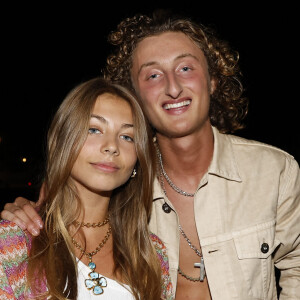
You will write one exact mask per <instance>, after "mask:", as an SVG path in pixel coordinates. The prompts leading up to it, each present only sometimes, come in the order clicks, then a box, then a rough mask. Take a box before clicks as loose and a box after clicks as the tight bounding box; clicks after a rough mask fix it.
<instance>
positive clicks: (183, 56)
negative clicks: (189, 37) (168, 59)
mask: <svg viewBox="0 0 300 300" xmlns="http://www.w3.org/2000/svg"><path fill="white" fill-rule="evenodd" d="M185 57H192V58H194V59H196V60H198V61H199V58H198V57H197V56H195V55H193V54H191V53H183V54H180V55H178V56H177V57H176V58H175V60H178V59H181V58H185Z"/></svg>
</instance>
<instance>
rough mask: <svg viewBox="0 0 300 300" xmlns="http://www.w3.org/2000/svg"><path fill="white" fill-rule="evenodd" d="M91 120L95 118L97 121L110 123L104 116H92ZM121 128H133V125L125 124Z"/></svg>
mask: <svg viewBox="0 0 300 300" xmlns="http://www.w3.org/2000/svg"><path fill="white" fill-rule="evenodd" d="M91 118H95V119H97V120H99V121H100V122H101V123H104V124H108V121H107V120H106V119H105V118H104V117H102V116H99V115H95V114H92V115H91ZM121 127H122V128H133V124H129V123H123V124H122V125H121Z"/></svg>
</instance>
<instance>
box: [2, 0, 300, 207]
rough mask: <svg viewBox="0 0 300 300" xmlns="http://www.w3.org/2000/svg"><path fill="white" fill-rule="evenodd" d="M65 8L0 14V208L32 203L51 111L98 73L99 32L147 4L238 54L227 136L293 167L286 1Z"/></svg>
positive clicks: (297, 152)
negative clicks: (284, 158) (287, 157)
mask: <svg viewBox="0 0 300 300" xmlns="http://www.w3.org/2000/svg"><path fill="white" fill-rule="evenodd" d="M64 3H65V4H64V5H58V4H57V5H54V4H53V2H52V3H51V4H47V3H44V2H43V4H42V5H33V4H30V5H29V4H28V3H26V4H17V3H16V2H14V3H13V4H9V6H8V5H7V4H6V6H5V7H2V8H1V73H2V76H1V82H2V84H1V94H0V99H1V106H0V209H2V207H3V205H4V204H5V203H6V202H12V201H13V200H14V199H15V197H17V196H20V195H21V196H25V197H29V198H30V199H32V200H35V199H36V196H37V191H38V187H39V181H40V178H41V172H42V170H43V159H44V157H43V150H44V144H45V132H46V130H47V128H48V125H49V122H50V119H51V117H52V115H53V113H54V111H55V110H56V109H57V107H58V105H59V104H60V102H61V101H62V100H63V98H64V97H65V95H66V94H67V92H68V91H69V90H70V89H71V88H73V87H74V86H75V85H77V84H78V83H80V82H82V81H84V80H87V79H90V78H92V77H94V76H98V75H100V70H101V68H102V67H103V66H104V62H105V58H106V56H107V54H108V53H109V51H110V49H109V46H108V44H107V35H108V33H109V32H110V31H111V30H113V29H115V28H116V25H117V24H118V23H119V21H120V20H121V19H123V18H124V17H131V16H133V15H134V14H135V13H138V12H141V13H148V12H149V11H152V10H153V9H154V8H172V9H173V10H174V12H182V13H184V14H188V15H190V16H191V17H193V18H194V19H195V20H199V21H200V22H202V23H204V24H205V25H209V26H211V27H213V28H215V29H216V30H217V32H218V33H219V35H220V37H222V38H223V39H225V40H228V41H229V42H230V44H231V46H232V47H233V48H234V49H236V50H238V51H239V53H240V62H241V68H242V71H243V74H244V80H243V82H244V85H245V87H246V96H248V97H249V98H250V111H249V115H248V117H247V119H246V124H247V129H245V130H242V131H239V132H237V133H236V134H238V135H241V136H244V137H246V138H250V139H256V140H259V141H262V142H265V143H269V144H272V145H274V146H277V147H279V148H281V149H283V150H286V151H288V152H289V153H290V154H292V155H294V156H295V158H296V159H297V160H298V162H299V160H300V142H299V134H298V129H299V124H298V119H299V116H298V115H299V114H298V103H299V100H298V98H299V96H298V87H299V83H298V82H297V81H298V77H299V75H298V72H299V64H298V60H299V54H298V52H299V50H298V49H299V46H297V45H298V38H299V33H298V29H299V24H298V21H297V18H296V11H297V8H296V7H295V6H294V5H293V4H291V3H289V2H288V1H286V2H285V3H284V4H282V3H281V4H280V6H279V5H278V6H276V4H272V5H269V6H268V5H264V6H263V7H262V6H261V4H262V2H257V3H255V2H253V1H248V2H247V1H243V2H242V1H240V3H239V4H237V3H228V1H226V4H223V5H222V6H220V4H218V3H216V1H212V3H211V4H209V3H210V2H209V3H208V4H207V3H206V4H205V5H204V4H202V2H200V1H199V2H198V3H199V4H198V5H197V2H196V4H193V5H191V4H189V2H187V1H185V2H184V3H180V4H178V5H177V7H176V6H174V5H173V4H172V5H169V4H168V3H166V2H163V1H160V2H159V4H158V5H157V4H155V2H151V5H150V4H149V5H145V4H144V3H143V5H133V4H128V3H126V5H125V4H124V5H123V7H120V5H119V4H117V3H111V4H109V3H106V4H105V7H103V6H102V5H101V3H100V2H99V3H97V4H95V3H88V2H82V3H81V2H79V3H78V4H74V3H70V4H69V6H68V5H67V3H66V2H64ZM183 5H187V6H188V7H183ZM283 5H284V6H283ZM23 157H26V158H27V162H26V163H24V162H22V158H23ZM29 184H31V185H29Z"/></svg>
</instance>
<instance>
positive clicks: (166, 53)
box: [131, 32, 211, 137]
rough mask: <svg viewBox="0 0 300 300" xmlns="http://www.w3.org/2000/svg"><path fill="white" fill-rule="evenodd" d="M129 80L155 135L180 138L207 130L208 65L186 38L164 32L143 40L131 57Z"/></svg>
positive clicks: (209, 85) (208, 99) (181, 34)
mask: <svg viewBox="0 0 300 300" xmlns="http://www.w3.org/2000/svg"><path fill="white" fill-rule="evenodd" d="M131 76H132V82H133V86H134V88H135V90H136V92H137V94H138V95H139V97H140V98H141V99H142V103H143V105H144V109H145V113H146V115H147V117H148V119H149V121H150V123H151V124H152V125H153V126H154V127H155V128H156V130H157V133H158V134H163V135H165V136H169V137H182V136H186V135H189V134H192V133H194V132H199V131H200V130H201V128H202V127H203V126H210V121H209V115H208V114H209V102H210V93H211V81H210V77H209V74H208V67H207V62H206V59H205V57H204V54H203V52H202V50H201V49H200V48H199V47H198V46H197V45H196V44H195V43H194V42H193V41H192V40H191V39H189V38H188V37H187V36H186V35H185V34H183V33H181V32H165V33H162V34H160V35H157V36H151V37H147V38H145V39H144V40H142V41H141V42H140V43H139V44H138V46H137V48H136V49H135V51H134V53H133V66H132V70H131Z"/></svg>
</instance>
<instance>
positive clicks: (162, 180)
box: [157, 151, 206, 282]
mask: <svg viewBox="0 0 300 300" xmlns="http://www.w3.org/2000/svg"><path fill="white" fill-rule="evenodd" d="M157 153H158V154H159V155H160V167H161V168H160V176H159V179H160V185H161V187H162V190H163V192H164V194H165V195H166V197H168V196H167V191H166V188H165V184H164V179H163V175H164V174H163V167H162V160H161V154H160V153H159V151H158V152H157ZM164 177H165V176H164ZM165 178H166V177H165ZM166 180H167V178H166ZM179 231H180V233H181V234H182V236H183V237H184V239H185V240H186V241H187V243H188V245H189V246H190V248H191V249H192V250H194V251H195V253H196V254H197V255H198V256H199V257H200V263H194V267H196V268H200V276H199V277H196V278H195V277H191V276H188V275H186V274H185V273H183V272H182V270H181V269H180V267H179V266H178V273H179V274H180V275H181V276H183V277H184V278H185V279H187V280H191V281H193V282H195V281H201V282H202V281H204V278H205V275H206V272H205V265H204V259H203V255H202V252H201V251H199V250H198V249H197V248H196V247H195V246H194V245H193V244H192V242H191V241H190V239H189V238H188V237H187V235H186V234H185V232H184V231H183V229H182V227H181V226H180V224H179Z"/></svg>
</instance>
